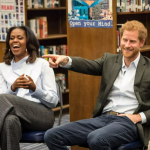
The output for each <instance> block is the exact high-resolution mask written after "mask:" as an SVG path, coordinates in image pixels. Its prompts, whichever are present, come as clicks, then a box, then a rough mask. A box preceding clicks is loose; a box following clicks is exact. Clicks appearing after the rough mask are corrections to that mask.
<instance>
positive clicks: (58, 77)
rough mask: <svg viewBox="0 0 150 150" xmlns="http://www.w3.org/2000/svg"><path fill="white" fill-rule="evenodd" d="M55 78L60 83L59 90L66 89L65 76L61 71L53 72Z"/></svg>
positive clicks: (63, 90)
mask: <svg viewBox="0 0 150 150" xmlns="http://www.w3.org/2000/svg"><path fill="white" fill-rule="evenodd" d="M55 80H56V81H57V82H58V84H59V85H60V89H61V91H62V92H65V91H66V78H65V74H63V73H57V74H55Z"/></svg>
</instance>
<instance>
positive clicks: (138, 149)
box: [79, 140, 144, 150]
mask: <svg viewBox="0 0 150 150" xmlns="http://www.w3.org/2000/svg"><path fill="white" fill-rule="evenodd" d="M79 146H80V147H85V148H88V145H87V144H86V145H79ZM112 150H144V145H143V143H142V142H141V141H140V140H137V141H134V142H131V143H128V144H123V145H121V146H119V147H115V148H113V149H112Z"/></svg>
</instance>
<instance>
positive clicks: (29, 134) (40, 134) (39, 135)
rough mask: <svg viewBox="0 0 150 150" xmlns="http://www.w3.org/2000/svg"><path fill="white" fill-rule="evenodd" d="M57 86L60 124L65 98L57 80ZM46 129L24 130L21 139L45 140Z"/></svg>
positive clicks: (27, 140) (39, 141)
mask: <svg viewBox="0 0 150 150" xmlns="http://www.w3.org/2000/svg"><path fill="white" fill-rule="evenodd" d="M56 88H57V95H58V97H59V105H60V112H59V118H58V126H59V125H60V124H61V118H62V110H63V98H62V92H61V89H60V86H59V83H58V82H57V81H56ZM45 132H46V131H24V132H23V133H22V138H21V140H20V142H21V143H25V142H26V143H37V142H38V143H41V142H43V141H44V134H45Z"/></svg>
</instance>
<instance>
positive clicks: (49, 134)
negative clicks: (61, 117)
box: [44, 128, 57, 143]
mask: <svg viewBox="0 0 150 150" xmlns="http://www.w3.org/2000/svg"><path fill="white" fill-rule="evenodd" d="M56 135H57V133H56V130H55V128H52V129H49V130H47V131H46V132H45V135H44V141H45V142H46V143H50V142H51V141H52V140H53V139H55V138H56Z"/></svg>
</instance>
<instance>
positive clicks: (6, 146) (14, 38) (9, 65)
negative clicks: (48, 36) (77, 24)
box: [0, 26, 58, 150]
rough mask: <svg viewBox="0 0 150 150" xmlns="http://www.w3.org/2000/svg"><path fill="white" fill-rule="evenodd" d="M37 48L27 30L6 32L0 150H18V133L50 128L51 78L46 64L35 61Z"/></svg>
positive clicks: (0, 84) (53, 95) (0, 82)
mask: <svg viewBox="0 0 150 150" xmlns="http://www.w3.org/2000/svg"><path fill="white" fill-rule="evenodd" d="M38 48H39V42H38V40H37V39H36V37H35V35H34V33H33V32H32V31H31V30H30V28H28V27H26V26H20V27H12V28H10V29H9V31H8V33H7V38H6V50H5V55H4V58H3V60H4V63H0V120H1V121H0V132H1V135H0V147H1V150H19V149H20V147H19V141H20V139H21V135H22V130H40V131H42V130H44V131H45V130H47V129H49V128H52V127H53V124H54V114H53V111H52V110H51V108H53V107H55V106H56V105H57V103H58V96H57V91H56V84H55V76H54V72H53V70H52V68H50V67H49V63H48V62H47V61H46V60H44V59H42V58H37V54H38ZM14 137H15V138H14Z"/></svg>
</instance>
